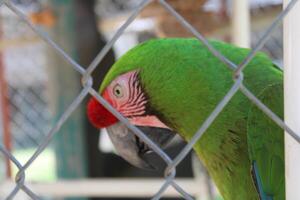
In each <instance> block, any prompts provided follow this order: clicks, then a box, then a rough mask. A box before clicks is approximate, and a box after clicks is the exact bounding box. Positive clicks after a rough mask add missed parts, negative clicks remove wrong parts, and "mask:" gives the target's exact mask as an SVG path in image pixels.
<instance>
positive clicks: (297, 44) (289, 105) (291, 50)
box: [284, 0, 300, 200]
mask: <svg viewBox="0 0 300 200" xmlns="http://www.w3.org/2000/svg"><path fill="white" fill-rule="evenodd" d="M290 2H291V0H284V6H288V4H289V3H290ZM299 19H300V4H299V3H298V4H296V5H295V7H294V9H293V10H292V11H291V12H290V14H289V15H288V16H287V17H286V18H285V19H284V112H285V113H284V118H285V123H286V124H287V125H288V126H289V127H290V128H292V129H293V130H295V131H296V133H298V134H297V136H298V137H300V124H299V119H300V68H299V66H300V57H299V52H300V38H299V36H300V27H299ZM284 141H285V181H286V182H285V184H286V190H285V191H286V200H293V199H300V190H299V185H300V172H299V168H300V156H299V155H300V145H299V141H298V142H297V140H295V139H294V138H293V137H291V136H290V135H288V134H285V140H284Z"/></svg>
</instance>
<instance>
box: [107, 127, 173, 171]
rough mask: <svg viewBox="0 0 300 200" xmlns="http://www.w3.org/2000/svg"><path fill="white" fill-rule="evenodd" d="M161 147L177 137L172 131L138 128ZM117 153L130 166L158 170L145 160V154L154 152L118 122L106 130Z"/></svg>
mask: <svg viewBox="0 0 300 200" xmlns="http://www.w3.org/2000/svg"><path fill="white" fill-rule="evenodd" d="M137 127H138V128H139V129H140V130H141V131H143V132H144V133H145V134H146V135H147V136H148V137H149V138H150V139H151V140H152V141H153V142H154V143H156V144H157V145H158V146H159V147H161V148H163V147H165V146H166V145H167V144H168V143H169V142H170V141H171V139H172V138H173V137H174V136H175V135H176V134H175V132H173V131H172V130H170V129H165V128H157V127H149V126H137ZM106 129H107V132H108V135H109V137H110V139H111V141H112V143H113V145H114V147H115V149H116V151H117V153H118V154H119V155H120V156H121V157H122V158H123V159H125V160H126V161H127V162H129V163H130V164H132V165H134V166H136V167H138V168H142V169H148V170H154V169H156V167H155V166H153V165H151V164H150V162H149V161H148V160H147V159H146V158H145V154H147V153H149V152H152V150H151V149H150V148H149V147H148V145H147V144H146V143H144V142H143V141H142V140H141V139H140V138H138V137H137V136H136V135H135V134H134V133H132V132H131V131H130V130H129V129H128V128H127V127H126V126H125V125H124V124H122V123H121V122H118V123H116V124H114V125H111V126H109V127H107V128H106Z"/></svg>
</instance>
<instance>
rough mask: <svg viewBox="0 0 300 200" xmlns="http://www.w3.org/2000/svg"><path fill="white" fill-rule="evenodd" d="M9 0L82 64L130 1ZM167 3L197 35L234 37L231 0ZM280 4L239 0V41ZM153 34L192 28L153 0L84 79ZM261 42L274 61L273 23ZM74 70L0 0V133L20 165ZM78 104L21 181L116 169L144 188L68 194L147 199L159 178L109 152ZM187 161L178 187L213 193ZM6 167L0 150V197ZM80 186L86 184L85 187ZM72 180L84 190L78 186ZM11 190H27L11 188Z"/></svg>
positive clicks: (68, 92)
mask: <svg viewBox="0 0 300 200" xmlns="http://www.w3.org/2000/svg"><path fill="white" fill-rule="evenodd" d="M13 2H14V3H15V5H17V7H18V8H19V9H20V10H21V11H22V12H23V13H24V14H25V15H26V16H27V17H28V19H30V21H31V23H33V24H34V25H35V26H36V27H38V28H39V29H41V30H42V31H43V32H45V33H46V34H48V35H49V36H50V37H51V38H52V39H53V40H54V41H55V42H56V43H57V44H58V45H59V46H61V47H62V48H63V49H64V50H65V51H66V52H67V53H68V54H69V55H70V56H71V57H72V58H74V59H75V60H76V61H77V62H78V63H79V64H81V65H82V66H88V65H89V64H90V63H91V62H92V60H93V59H94V58H95V56H96V55H97V54H98V53H99V52H100V50H101V49H102V48H103V47H104V45H105V44H106V42H107V41H108V40H110V39H111V38H112V37H113V35H114V33H115V32H116V31H117V30H118V28H119V27H120V26H121V25H122V24H123V23H124V22H125V21H126V19H127V18H128V17H129V15H130V14H131V13H132V12H133V10H134V9H135V8H136V6H137V5H138V4H139V3H140V0H13ZM168 2H169V3H170V4H171V5H172V6H173V7H174V8H175V9H176V11H178V12H179V13H180V14H181V15H182V16H183V17H184V18H185V19H186V20H187V21H188V22H189V23H191V24H192V25H193V26H194V27H195V28H196V29H197V30H198V31H200V32H201V33H202V34H204V35H205V36H206V37H207V38H212V39H218V40H223V41H226V42H232V41H233V40H234V37H235V32H234V31H235V30H234V28H232V27H233V26H232V24H233V20H234V11H233V9H232V8H233V4H234V1H233V0H170V1H168ZM281 10H282V1H281V0H249V9H248V11H249V14H250V26H249V27H250V30H249V41H251V42H250V43H249V46H253V45H255V44H256V43H257V41H258V39H259V38H260V37H261V35H262V34H263V33H264V31H265V30H266V28H267V27H268V26H269V25H270V23H271V22H272V21H273V20H274V18H275V17H276V16H277V15H278V13H279V12H280V11H281ZM161 37H193V35H192V34H191V33H190V32H188V31H187V30H186V29H185V28H184V27H182V26H181V25H180V24H179V22H178V21H177V20H176V19H175V18H174V17H173V16H171V15H170V14H169V13H168V12H167V11H166V10H165V9H164V8H163V7H162V6H161V5H160V4H159V3H157V2H153V3H151V4H150V5H149V6H147V7H146V8H145V9H144V10H143V11H142V12H141V14H140V15H139V16H138V18H137V19H136V20H134V22H133V23H132V24H131V25H130V26H129V27H128V28H127V29H126V31H125V33H124V34H123V35H122V36H121V37H120V38H119V39H118V40H117V42H116V43H115V44H114V46H113V49H111V50H110V52H109V53H108V54H107V55H106V57H105V58H104V60H103V61H102V62H101V63H100V65H99V66H98V68H97V69H96V70H95V71H94V72H93V74H92V75H93V77H94V80H95V81H94V88H98V87H99V85H100V83H101V81H102V78H103V77H104V75H105V73H106V72H107V70H108V69H109V68H110V66H111V65H112V64H113V63H114V61H115V60H117V59H118V58H119V57H120V56H121V55H122V54H124V53H125V52H126V51H127V50H128V49H130V48H131V47H133V46H135V45H137V44H138V43H141V42H143V41H146V40H148V39H151V38H161ZM263 51H265V52H266V53H267V54H268V55H269V56H271V57H272V58H273V60H274V62H276V63H277V64H278V65H279V66H281V65H282V28H281V27H279V28H278V29H276V31H275V32H273V34H272V37H271V38H270V39H269V40H268V42H267V43H266V45H265V46H264V47H263ZM80 78H81V77H80V74H79V73H77V72H76V71H75V70H74V69H73V68H72V67H71V66H70V65H69V64H68V63H67V62H66V61H65V60H64V59H62V58H61V57H60V56H59V55H58V54H57V53H56V52H55V51H54V50H53V49H52V48H51V47H49V46H48V45H47V44H46V43H45V42H44V41H43V40H42V39H41V38H40V37H39V36H37V35H36V34H35V33H34V32H33V31H32V30H31V29H30V28H29V27H28V25H26V24H25V23H24V22H22V21H21V20H20V19H19V18H18V17H17V16H16V15H15V14H14V13H13V12H11V11H10V10H9V9H8V8H7V7H5V6H2V7H0V83H1V91H0V92H1V94H0V103H1V106H0V112H1V116H0V127H1V129H0V139H1V140H0V141H1V143H2V144H3V145H4V146H5V147H6V148H7V149H8V150H9V151H10V152H11V153H12V154H13V155H14V156H15V157H16V158H17V159H18V160H19V161H20V162H21V163H22V164H24V163H25V162H26V161H27V160H28V159H29V158H30V157H31V156H32V154H33V153H34V151H35V150H36V149H37V147H38V145H39V144H40V143H41V142H42V141H43V139H44V138H45V136H46V134H47V133H48V132H49V130H50V129H51V127H53V125H54V124H55V122H57V120H58V118H59V117H60V116H61V115H62V113H63V112H64V110H65V109H66V108H67V106H68V105H70V103H71V102H72V100H73V99H74V98H75V97H76V96H77V95H78V93H79V92H80V90H81V89H82V88H81V84H80ZM85 101H87V99H86V100H85ZM85 105H86V102H84V103H83V104H81V106H80V107H78V108H77V109H76V111H75V112H74V113H73V114H72V116H71V117H70V118H69V119H68V120H67V122H66V123H65V124H64V125H63V127H62V128H61V130H60V131H59V133H58V134H56V135H55V137H54V139H53V140H52V142H51V144H50V145H49V146H48V147H47V149H46V150H45V151H44V152H43V153H42V154H41V155H40V156H39V157H38V158H37V160H36V161H35V162H34V163H33V165H31V166H30V167H29V168H28V170H26V180H27V181H28V182H30V183H33V184H34V183H40V184H42V185H43V184H44V185H43V186H45V187H46V186H47V184H50V185H51V183H60V181H62V180H66V179H67V180H77V181H78V180H79V181H80V180H87V179H88V178H92V179H93V180H97V181H98V182H99V183H100V184H104V185H105V184H108V183H109V181H110V180H116V181H118V180H120V178H121V180H122V181H126V180H133V182H128V184H132V185H133V186H134V187H135V189H136V190H139V191H140V190H141V191H143V190H144V189H145V187H147V186H148V185H147V184H149V182H147V180H153V183H152V182H151V184H152V185H151V186H153V188H154V189H153V191H154V192H152V193H151V192H148V193H147V192H145V194H144V195H138V194H136V195H135V194H127V195H125V194H124V195H123V194H122V188H120V185H117V184H116V187H119V188H114V187H110V190H111V191H110V192H109V191H108V193H106V194H104V195H99V194H97V195H95V194H94V195H92V194H91V195H83V196H85V197H81V198H75V197H72V199H133V198H134V199H149V198H150V197H151V195H153V194H154V193H155V192H156V191H158V189H159V188H160V186H161V185H162V184H163V181H162V178H163V171H162V170H161V171H158V172H156V171H154V172H150V171H143V170H139V169H137V168H135V167H132V166H130V165H129V164H127V163H126V162H125V161H123V159H121V158H119V157H118V156H117V155H116V154H115V152H114V149H113V147H112V145H111V143H110V141H109V139H108V136H107V134H106V132H105V130H101V131H100V132H101V133H99V131H98V130H96V129H95V128H93V127H91V125H90V124H89V123H88V121H87V119H86V115H85ZM184 145H185V144H184V142H183V141H181V140H180V139H176V140H175V142H173V143H172V144H171V145H170V146H169V148H168V149H167V152H168V153H169V154H170V155H171V156H172V157H174V156H175V155H176V154H177V153H178V152H179V151H180V150H181V149H182V148H183V146H184ZM153 159H156V158H155V157H154V158H153ZM193 165H197V166H198V165H201V164H199V163H198V161H197V160H193V156H192V155H189V156H188V157H187V158H186V159H185V160H184V162H182V163H181V164H180V165H179V166H178V168H177V177H178V181H179V182H180V181H181V182H180V183H182V186H183V188H185V189H186V190H187V191H190V192H191V194H193V195H194V196H195V197H197V199H201V200H202V199H203V200H205V199H211V200H212V199H221V198H220V197H219V196H218V194H217V191H216V190H215V188H214V186H213V183H212V182H211V181H210V179H209V177H208V175H207V174H206V171H205V170H204V168H202V167H201V169H202V170H198V171H197V170H196V171H193V169H192V168H193V167H192V166H193ZM16 173H17V168H16V167H15V166H14V165H13V164H12V163H10V162H8V160H7V159H6V158H5V157H4V156H3V155H2V154H0V199H3V198H5V197H6V195H7V194H8V193H9V192H10V191H11V190H12V189H13V186H14V184H13V182H12V180H13V179H14V177H15V175H16ZM133 178H134V179H133ZM137 178H138V179H137ZM150 178H151V179H150ZM89 180H90V179H89ZM80 183H81V182H80ZM125 183H126V182H125ZM45 184H46V185H45ZM195 184H197V185H196V187H195ZM48 186H49V185H48ZM88 186H89V185H88V184H87V186H86V187H88ZM35 187H36V190H34V191H38V192H40V193H41V194H42V195H43V197H44V199H49V200H50V199H51V200H54V199H66V198H67V197H70V196H65V197H64V196H60V195H56V196H55V195H54V196H55V197H53V195H50V194H49V192H48V193H47V189H44V190H43V187H40V188H39V187H37V186H35ZM33 188H34V186H33ZM41 188H42V189H41ZM73 189H75V190H80V189H81V190H85V188H84V187H82V188H74V187H73ZM53 190H57V191H60V190H63V188H59V187H58V186H57V185H56V188H55V187H54V189H53ZM95 190H97V188H95ZM62 193H63V192H62ZM125 193H126V192H125ZM149 193H150V194H149ZM114 195H115V196H114ZM130 195H132V196H130ZM96 196H98V197H96ZM92 197H93V198H92ZM120 197H124V198H120ZM125 197H126V198H125ZM15 199H20V200H27V199H30V198H29V197H28V196H26V194H24V193H22V192H19V193H18V195H17V197H16V198H15ZM68 199H70V198H68ZM165 199H180V195H179V194H177V193H176V192H170V193H169V195H168V198H167V197H166V198H165Z"/></svg>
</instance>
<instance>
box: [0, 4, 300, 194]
mask: <svg viewBox="0 0 300 200" xmlns="http://www.w3.org/2000/svg"><path fill="white" fill-rule="evenodd" d="M150 2H152V1H151V0H142V1H141V2H140V4H139V5H138V6H137V7H136V8H135V10H134V11H133V13H132V14H131V16H130V17H129V18H128V19H127V21H126V22H125V23H124V24H123V25H122V26H121V27H120V28H119V29H118V31H117V32H116V33H115V35H114V36H113V37H112V39H111V40H110V41H109V42H108V43H107V44H106V46H105V47H104V48H103V49H102V50H101V52H100V53H99V54H98V55H97V56H96V58H95V59H94V60H93V61H92V63H91V64H90V65H89V66H88V67H87V68H86V69H84V68H83V67H82V66H80V65H79V64H78V63H77V62H75V61H74V60H73V59H72V58H71V57H70V56H69V55H68V54H66V53H65V52H64V50H63V49H61V48H60V47H59V46H58V45H57V44H56V43H55V42H54V41H53V40H51V39H50V38H49V37H48V36H47V35H46V34H45V33H44V32H42V31H41V30H39V29H38V28H37V27H35V26H34V25H33V24H32V23H31V22H30V21H29V20H28V19H27V17H26V16H25V15H24V14H23V13H22V12H21V11H20V10H19V9H18V8H17V7H16V6H15V5H14V3H12V2H11V1H9V0H2V1H1V3H0V4H1V6H6V7H7V8H9V9H10V10H11V11H13V12H14V13H15V14H16V15H17V16H18V17H19V19H20V20H21V21H23V22H24V23H25V24H27V25H28V27H30V28H31V29H32V30H33V31H34V32H35V33H36V34H37V35H38V36H39V37H40V38H42V39H43V40H44V41H45V42H46V43H47V44H48V45H49V46H51V47H52V48H53V49H54V50H55V51H56V52H57V53H58V54H59V55H61V56H62V57H63V58H64V59H65V60H66V61H67V62H68V63H70V64H71V65H72V66H73V68H74V70H76V71H77V72H79V73H80V74H81V75H82V79H81V83H82V86H83V89H82V90H81V92H80V94H79V95H78V96H77V97H76V98H75V99H74V100H73V102H72V103H71V104H70V105H69V107H68V108H67V109H66V110H65V112H64V113H63V114H62V116H61V117H60V118H59V119H58V121H57V122H56V124H55V125H54V126H53V127H52V128H51V130H50V131H49V132H48V133H47V134H46V136H45V138H43V140H41V141H40V142H39V146H38V148H37V149H36V151H35V153H34V154H33V155H32V156H31V157H30V159H29V160H28V161H27V162H26V163H25V164H24V165H22V164H20V162H19V161H18V160H17V159H16V158H15V157H14V156H13V155H12V154H11V153H10V152H9V151H8V150H7V149H6V148H5V147H4V146H3V144H0V151H1V152H2V153H3V155H5V157H7V158H8V159H9V160H11V162H12V163H13V164H14V165H15V166H17V168H18V169H19V171H18V173H17V175H16V177H15V181H16V184H15V187H14V189H13V190H12V191H11V192H10V194H9V195H8V196H7V197H6V199H13V198H14V196H15V195H16V194H17V193H18V192H19V191H20V190H22V191H24V192H25V193H26V194H27V195H28V196H30V197H31V198H32V199H40V197H39V196H38V195H37V194H35V193H34V192H33V191H32V190H31V189H30V188H29V187H28V186H27V185H26V177H25V172H26V170H27V169H28V167H30V166H31V165H32V163H33V162H35V160H36V159H37V157H38V156H39V155H40V154H41V153H42V152H43V151H44V150H45V148H46V147H47V146H48V144H49V143H50V141H51V140H52V138H53V136H54V135H55V134H56V133H57V131H58V130H59V129H60V128H61V126H62V125H63V124H64V122H65V121H66V120H67V119H68V118H69V117H70V116H71V115H72V113H73V111H74V110H75V109H76V108H77V107H78V106H79V105H80V104H81V103H82V101H83V99H84V98H86V97H87V96H88V95H89V94H90V95H92V96H94V97H95V98H96V99H97V100H98V101H99V102H100V103H101V104H102V105H103V106H104V107H106V108H107V109H108V110H109V111H110V112H111V113H113V114H114V115H115V116H116V117H117V118H118V119H119V120H120V121H121V122H122V123H124V124H125V125H126V126H127V127H128V128H129V129H130V130H131V131H132V132H133V133H134V134H136V135H137V136H138V137H139V138H140V139H141V140H143V141H144V142H145V143H146V144H147V145H148V146H149V147H150V148H151V149H152V150H153V151H154V152H156V153H157V154H158V155H159V156H160V157H161V158H162V159H163V160H164V161H165V163H166V164H167V167H166V169H165V181H164V183H162V186H161V187H160V189H159V190H158V191H157V193H156V194H154V196H153V199H160V198H161V196H162V195H163V194H164V192H165V190H166V189H167V188H168V187H173V188H174V189H175V190H177V191H178V193H180V194H181V195H182V196H183V197H184V198H185V199H193V197H192V196H191V195H190V194H188V193H187V192H186V191H185V190H184V189H183V188H182V187H181V186H180V185H179V184H177V182H176V180H175V177H176V167H177V165H178V164H179V163H180V162H181V161H182V160H183V159H184V158H185V156H186V155H187V154H188V152H190V151H191V150H192V148H193V145H194V144H195V143H196V142H197V141H198V140H199V139H200V138H201V136H202V135H203V133H204V132H205V131H206V130H207V129H208V128H209V126H210V125H211V124H212V123H213V121H214V120H215V119H216V117H217V116H218V115H219V114H220V112H221V111H222V110H223V108H224V107H225V106H226V105H227V104H228V102H230V100H231V98H232V97H233V96H234V94H236V93H237V92H238V91H241V92H242V93H243V94H244V95H245V96H246V97H248V98H249V99H250V100H251V101H252V102H253V103H254V104H255V105H256V106H257V107H258V108H260V109H261V110H262V111H263V112H264V113H265V114H266V115H267V116H269V117H270V118H271V119H272V120H273V121H274V122H275V123H276V124H277V125H278V126H280V127H281V128H282V129H284V130H285V131H287V133H289V134H290V135H291V136H292V137H293V138H294V139H295V140H296V141H298V142H300V138H299V136H298V135H297V134H296V133H295V132H294V131H293V130H292V129H290V128H289V127H288V126H287V125H286V124H285V123H284V122H283V120H282V119H280V118H279V117H278V116H276V114H274V113H273V112H272V111H271V110H270V109H269V108H268V107H266V106H265V105H264V104H263V103H262V102H261V101H260V100H259V99H258V98H257V97H256V96H255V95H253V94H252V93H251V91H249V90H248V89H247V87H245V86H244V84H243V70H244V68H245V67H246V66H247V64H248V63H249V62H250V61H251V60H252V58H253V57H254V56H255V54H256V53H257V52H258V51H259V50H260V49H261V48H262V46H263V45H264V44H265V42H266V41H267V40H268V39H269V37H270V34H271V32H272V31H273V30H274V29H275V28H276V27H278V26H279V25H280V23H281V21H282V19H283V18H284V17H285V16H286V15H287V14H288V13H289V11H290V10H291V9H292V8H293V7H294V5H295V4H296V3H297V0H292V1H291V2H290V3H289V4H288V5H287V7H286V8H285V9H284V10H283V11H282V12H281V13H280V14H279V15H278V16H277V18H276V19H275V20H274V22H273V23H272V24H271V25H270V27H269V28H268V29H267V30H266V32H265V33H264V34H263V35H262V36H261V38H260V39H259V40H258V42H257V44H256V45H255V46H254V48H253V50H252V51H251V52H250V54H249V55H248V56H247V57H246V58H245V59H244V61H243V62H242V63H240V64H239V65H236V64H234V63H232V62H231V61H230V60H229V59H227V58H226V57H224V56H223V55H222V54H221V53H220V52H218V51H217V50H216V49H215V48H214V47H213V46H212V45H210V43H209V42H208V40H206V38H205V37H204V36H203V35H202V34H201V33H199V32H198V31H197V30H196V29H195V28H194V27H193V26H191V25H190V24H189V23H188V22H187V21H186V20H185V19H184V18H183V17H182V16H181V15H180V14H179V13H178V12H176V11H175V10H174V8H173V7H172V6H171V5H170V4H169V3H168V2H167V1H165V0H160V1H158V2H159V3H160V4H161V6H162V7H164V8H165V9H166V10H167V11H168V12H170V14H171V15H173V16H174V17H175V18H176V19H177V20H178V21H179V22H180V23H181V24H182V25H183V26H184V27H185V28H186V29H187V30H188V31H190V32H191V33H193V34H194V36H195V37H196V38H198V39H199V41H200V42H202V43H203V44H204V45H205V46H206V47H207V48H208V49H209V50H210V51H211V53H212V54H213V55H214V56H216V57H217V58H218V59H220V61H221V62H223V63H225V64H226V65H227V66H228V68H229V69H230V70H232V72H233V75H234V76H233V79H234V84H233V85H232V87H231V89H230V90H229V91H228V92H227V94H226V95H225V96H224V98H223V99H222V100H221V101H220V102H219V103H218V105H216V107H215V109H214V110H213V112H212V113H211V114H210V115H209V116H208V118H207V119H206V120H205V121H204V123H203V124H202V125H201V127H200V128H199V130H198V131H197V132H196V133H195V135H194V136H193V137H192V139H191V140H190V142H189V143H188V144H187V145H186V146H185V147H184V148H183V149H182V151H181V152H180V153H179V154H178V155H177V156H176V157H175V158H174V159H172V158H170V157H169V156H168V155H167V154H166V153H165V152H164V151H163V150H162V149H161V148H160V147H158V146H157V145H156V144H155V143H154V142H153V141H151V139H149V138H148V137H147V136H146V135H145V134H144V133H143V132H142V131H141V130H139V129H138V128H137V127H135V126H133V125H131V124H130V123H129V121H128V120H127V119H126V118H124V117H123V116H122V115H121V114H120V113H118V112H117V111H116V110H115V109H114V108H113V107H112V106H111V105H110V104H109V103H107V102H106V101H105V100H104V99H103V98H102V97H101V96H100V95H99V94H98V92H97V91H96V90H95V89H93V88H92V82H93V79H92V77H91V74H92V73H93V71H94V70H95V68H96V67H97V66H98V63H99V62H100V61H101V60H102V59H103V58H104V56H105V55H106V54H107V53H108V51H109V50H110V49H111V48H112V46H113V44H114V43H115V42H116V40H117V39H118V38H119V37H120V36H121V35H122V34H123V32H124V30H125V29H126V28H127V27H128V26H129V25H130V24H131V23H132V21H133V20H134V19H135V18H136V17H137V15H138V14H139V13H140V12H141V10H142V9H143V8H145V7H146V6H147V5H148V4H149V3H150ZM78 81H80V80H78ZM37 109H39V108H37Z"/></svg>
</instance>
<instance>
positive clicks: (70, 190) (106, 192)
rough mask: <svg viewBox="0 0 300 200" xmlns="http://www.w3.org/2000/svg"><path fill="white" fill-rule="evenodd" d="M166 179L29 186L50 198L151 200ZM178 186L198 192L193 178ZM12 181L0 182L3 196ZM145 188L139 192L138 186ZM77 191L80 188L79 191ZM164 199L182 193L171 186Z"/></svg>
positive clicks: (189, 191) (180, 181)
mask: <svg viewBox="0 0 300 200" xmlns="http://www.w3.org/2000/svg"><path fill="white" fill-rule="evenodd" d="M163 181H164V179H163V178H159V179H158V178H157V179H156V178H155V179H153V178H147V179H145V178H135V179H124V178H122V179H120V178H118V179H117V178H108V179H106V178H105V179H83V180H58V181H56V182H53V183H48V182H27V183H26V184H27V186H28V187H30V188H32V190H33V191H34V192H35V193H36V194H38V195H39V196H51V197H52V198H66V197H104V196H105V197H107V198H108V197H115V198H118V197H119V198H126V197H127V198H130V197H132V198H138V197H140V198H141V197H151V196H152V195H153V193H155V192H156V191H157V189H158V188H159V187H160V186H161V183H162V182H163ZM176 182H177V184H179V185H181V186H182V187H183V188H186V191H187V192H188V193H189V194H191V195H195V194H196V193H197V191H198V189H199V186H198V185H197V184H196V182H195V180H194V179H191V178H178V179H176ZM14 185H15V183H14V182H12V181H9V180H7V181H4V182H1V183H0V193H4V192H5V191H7V189H10V188H12V187H14ZM141 185H142V186H143V187H141V188H140V189H138V190H137V188H139V186H141ZM74 188H81V189H80V190H78V189H76V190H74ZM163 196H164V197H180V194H179V193H178V192H177V191H176V190H175V189H173V188H172V187H170V188H168V189H167V190H166V192H165V193H164V194H163Z"/></svg>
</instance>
